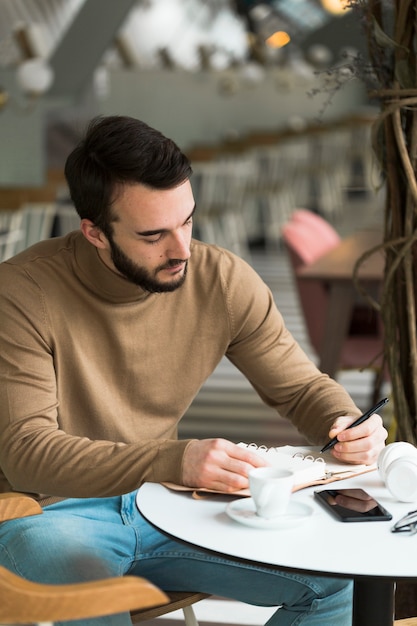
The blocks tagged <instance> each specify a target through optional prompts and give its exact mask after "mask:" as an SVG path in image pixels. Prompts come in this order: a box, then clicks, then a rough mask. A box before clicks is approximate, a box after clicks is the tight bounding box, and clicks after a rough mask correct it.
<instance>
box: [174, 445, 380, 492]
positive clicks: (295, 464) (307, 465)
mask: <svg viewBox="0 0 417 626" xmlns="http://www.w3.org/2000/svg"><path fill="white" fill-rule="evenodd" d="M237 445H238V446H240V447H243V448H248V449H250V450H253V451H254V452H256V453H257V454H260V455H262V456H265V457H266V458H267V459H268V462H269V463H270V464H271V465H273V466H274V467H282V468H284V469H290V470H291V471H293V472H294V487H293V491H299V490H300V489H304V488H305V487H312V486H313V485H326V484H327V483H332V482H335V481H337V480H343V479H344V478H352V477H353V476H358V475H359V474H364V473H366V472H371V471H373V470H375V469H376V468H377V465H376V463H375V464H373V465H350V464H348V463H341V462H339V461H337V460H336V459H335V458H334V457H333V456H332V455H331V454H330V453H329V452H327V453H326V452H325V453H324V454H323V453H321V452H320V448H319V447H314V446H306V447H297V446H280V447H276V448H274V447H269V448H268V447H267V446H262V445H260V446H258V445H257V444H255V443H244V442H240V443H238V444H237ZM162 484H163V485H165V486H166V487H168V488H169V489H174V490H176V491H192V492H193V493H194V496H195V497H203V496H205V495H207V494H208V493H221V492H217V491H214V490H213V489H196V488H193V487H185V486H183V485H176V484H174V483H169V482H164V483H162ZM228 495H233V496H249V495H250V493H249V489H241V490H240V491H235V492H234V493H233V494H228Z"/></svg>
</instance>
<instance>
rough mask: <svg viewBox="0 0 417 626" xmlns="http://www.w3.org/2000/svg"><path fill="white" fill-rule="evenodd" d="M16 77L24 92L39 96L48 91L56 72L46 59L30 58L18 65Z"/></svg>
mask: <svg viewBox="0 0 417 626" xmlns="http://www.w3.org/2000/svg"><path fill="white" fill-rule="evenodd" d="M16 79H17V82H18V84H19V86H20V87H21V88H22V90H23V91H24V92H26V93H27V94H31V95H37V96H38V95H41V94H43V93H45V92H46V91H48V89H49V88H50V86H51V85H52V82H53V79H54V73H53V70H52V68H51V66H50V65H49V64H48V63H47V62H46V61H45V59H40V58H37V59H28V60H27V61H23V63H21V64H20V65H19V66H18V67H17V70H16Z"/></svg>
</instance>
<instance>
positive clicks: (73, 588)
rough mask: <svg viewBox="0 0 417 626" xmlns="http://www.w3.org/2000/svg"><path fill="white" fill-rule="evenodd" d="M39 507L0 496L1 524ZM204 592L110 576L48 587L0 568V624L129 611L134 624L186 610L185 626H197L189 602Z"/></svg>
mask: <svg viewBox="0 0 417 626" xmlns="http://www.w3.org/2000/svg"><path fill="white" fill-rule="evenodd" d="M41 513H42V508H41V507H40V505H39V504H38V503H37V502H36V500H34V499H33V498H29V497H27V496H25V495H24V494H19V493H4V494H0V523H1V522H4V521H7V520H11V519H17V518H20V517H27V516H30V515H39V514H41ZM207 597H208V594H204V593H194V592H168V593H165V592H162V591H161V590H160V589H158V588H157V587H155V586H154V585H153V584H152V583H150V582H148V581H147V580H145V579H144V578H140V577H137V576H124V577H122V578H119V577H118V578H109V579H104V580H98V581H93V582H87V583H76V584H71V585H46V584H40V583H34V582H31V581H28V580H25V579H23V578H21V577H20V576H16V574H13V573H12V572H10V571H9V570H7V569H6V568H4V567H1V566H0V624H28V623H30V624H32V623H34V622H36V623H39V624H43V626H46V625H47V624H52V623H53V622H54V621H57V620H59V621H61V620H73V619H87V618H90V617H99V616H103V615H111V614H116V613H121V612H124V611H130V612H131V619H132V623H133V624H137V623H139V622H143V621H146V620H149V619H153V618H154V617H158V616H160V615H165V614H166V613H170V612H172V611H175V610H177V609H182V610H183V612H184V621H185V624H186V626H198V623H197V620H196V618H195V615H194V611H193V608H192V604H194V603H195V602H198V601H199V600H202V599H204V598H207Z"/></svg>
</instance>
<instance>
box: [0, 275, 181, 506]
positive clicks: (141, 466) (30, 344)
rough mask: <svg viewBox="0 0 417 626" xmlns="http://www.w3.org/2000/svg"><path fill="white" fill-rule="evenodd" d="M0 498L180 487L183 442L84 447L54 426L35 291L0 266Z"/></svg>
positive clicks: (48, 353) (49, 365) (84, 440)
mask: <svg viewBox="0 0 417 626" xmlns="http://www.w3.org/2000/svg"><path fill="white" fill-rule="evenodd" d="M0 283H1V284H2V286H3V289H2V290H1V293H0V319H1V323H0V459H1V468H2V475H1V473H0V491H6V490H10V489H12V490H15V491H22V492H27V493H31V494H34V495H38V496H39V497H41V498H43V497H46V496H53V497H106V496H112V495H120V494H122V493H127V492H129V491H132V490H134V489H136V488H137V487H139V486H140V484H141V483H142V482H144V481H155V482H159V481H163V480H169V481H173V482H180V481H181V463H182V457H183V453H184V449H185V447H186V446H187V444H188V441H185V440H184V441H177V440H175V439H161V440H157V439H146V438H145V439H140V440H139V441H135V442H134V443H124V442H117V441H110V440H105V439H94V440H93V439H90V438H88V437H82V436H77V435H76V434H71V433H68V432H64V431H63V430H62V429H60V426H59V419H58V414H59V403H58V400H57V388H56V386H57V384H56V372H55V367H56V364H55V362H54V341H53V337H52V335H51V333H50V329H49V327H48V316H47V312H46V305H45V303H44V301H43V297H42V291H41V290H40V289H39V287H38V285H37V284H36V283H35V281H34V280H33V279H32V278H31V277H30V276H28V275H27V274H26V273H25V271H24V270H23V269H22V268H17V267H14V266H11V265H9V264H7V263H3V264H2V265H0Z"/></svg>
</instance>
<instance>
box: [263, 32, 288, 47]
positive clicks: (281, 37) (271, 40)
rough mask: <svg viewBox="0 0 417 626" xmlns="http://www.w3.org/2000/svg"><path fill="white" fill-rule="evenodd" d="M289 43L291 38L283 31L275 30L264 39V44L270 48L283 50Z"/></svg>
mask: <svg viewBox="0 0 417 626" xmlns="http://www.w3.org/2000/svg"><path fill="white" fill-rule="evenodd" d="M290 41H291V37H290V36H289V34H288V33H287V32H285V30H277V31H276V32H275V33H272V35H270V36H269V37H267V38H266V39H265V43H266V45H267V46H269V47H270V48H283V47H284V46H286V45H287V43H289V42H290Z"/></svg>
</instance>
